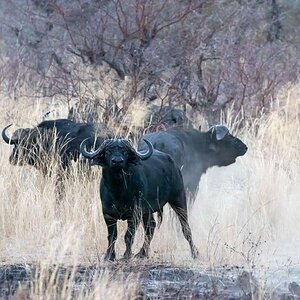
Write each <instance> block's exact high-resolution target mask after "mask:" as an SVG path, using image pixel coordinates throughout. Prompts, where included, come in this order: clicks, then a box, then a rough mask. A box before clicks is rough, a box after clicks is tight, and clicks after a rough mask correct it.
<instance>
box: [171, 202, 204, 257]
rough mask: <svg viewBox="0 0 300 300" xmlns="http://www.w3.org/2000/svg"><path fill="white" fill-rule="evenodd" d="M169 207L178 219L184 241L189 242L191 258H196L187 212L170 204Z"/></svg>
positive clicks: (196, 251) (196, 252) (196, 253)
mask: <svg viewBox="0 0 300 300" xmlns="http://www.w3.org/2000/svg"><path fill="white" fill-rule="evenodd" d="M171 207H172V208H173V210H174V211H175V213H176V215H177V216H178V218H179V222H180V224H181V228H182V232H183V235H184V237H185V239H186V240H187V241H188V242H189V245H190V248H191V253H192V257H193V258H197V257H198V250H197V248H196V246H195V245H194V242H193V238H192V231H191V228H190V225H189V222H188V216H187V210H186V208H185V207H184V208H183V207H178V206H175V205H172V204H171Z"/></svg>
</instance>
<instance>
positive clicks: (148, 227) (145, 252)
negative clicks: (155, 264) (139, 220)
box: [136, 214, 156, 258]
mask: <svg viewBox="0 0 300 300" xmlns="http://www.w3.org/2000/svg"><path fill="white" fill-rule="evenodd" d="M143 227H144V230H145V241H144V244H143V247H142V248H141V250H140V251H139V253H138V254H137V255H136V257H138V258H146V257H148V256H149V249H150V243H151V240H152V238H153V235H154V230H155V227H156V222H155V220H154V218H153V214H146V215H144V216H143Z"/></svg>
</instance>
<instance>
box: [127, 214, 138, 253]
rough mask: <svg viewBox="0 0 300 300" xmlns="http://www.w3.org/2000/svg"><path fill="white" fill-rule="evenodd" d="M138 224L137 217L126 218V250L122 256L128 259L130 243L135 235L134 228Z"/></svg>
mask: <svg viewBox="0 0 300 300" xmlns="http://www.w3.org/2000/svg"><path fill="white" fill-rule="evenodd" d="M138 225H139V219H136V218H133V219H129V220H127V226H128V227H127V231H126V233H125V237H124V239H125V244H126V250H125V252H124V255H123V258H124V259H129V258H131V256H132V251H131V248H132V244H133V240H134V236H135V232H136V229H137V227H138Z"/></svg>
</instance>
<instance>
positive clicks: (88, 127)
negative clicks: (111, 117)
mask: <svg viewBox="0 0 300 300" xmlns="http://www.w3.org/2000/svg"><path fill="white" fill-rule="evenodd" d="M11 125H12V124H10V125H8V126H6V127H5V128H4V129H3V130H2V138H3V140H4V141H5V142H6V143H7V144H9V145H12V146H13V149H12V153H11V155H10V157H9V161H10V163H11V164H12V165H21V166H22V165H26V164H27V165H31V166H34V167H35V168H36V169H38V170H39V171H41V172H42V173H43V175H44V176H46V175H50V174H51V172H52V170H53V166H54V165H56V167H58V171H59V172H58V173H57V174H58V177H57V186H60V188H59V194H61V189H63V186H62V185H61V184H60V183H61V181H62V177H63V176H64V175H65V174H66V173H68V172H66V171H68V169H69V167H70V165H71V162H72V160H73V161H78V159H79V155H80V150H79V149H80V143H81V142H82V141H83V140H84V139H86V138H89V140H90V142H91V144H90V147H92V146H93V145H95V146H96V147H99V145H101V143H102V142H103V140H104V139H105V138H106V137H108V136H109V133H108V130H107V128H106V127H105V126H104V125H102V124H93V123H75V122H73V121H71V120H68V119H57V120H48V121H43V122H41V123H40V124H38V125H37V126H36V127H34V128H20V129H17V130H16V131H15V132H14V133H13V134H12V136H11V137H9V136H8V134H7V129H8V128H9V127H10V126H11Z"/></svg>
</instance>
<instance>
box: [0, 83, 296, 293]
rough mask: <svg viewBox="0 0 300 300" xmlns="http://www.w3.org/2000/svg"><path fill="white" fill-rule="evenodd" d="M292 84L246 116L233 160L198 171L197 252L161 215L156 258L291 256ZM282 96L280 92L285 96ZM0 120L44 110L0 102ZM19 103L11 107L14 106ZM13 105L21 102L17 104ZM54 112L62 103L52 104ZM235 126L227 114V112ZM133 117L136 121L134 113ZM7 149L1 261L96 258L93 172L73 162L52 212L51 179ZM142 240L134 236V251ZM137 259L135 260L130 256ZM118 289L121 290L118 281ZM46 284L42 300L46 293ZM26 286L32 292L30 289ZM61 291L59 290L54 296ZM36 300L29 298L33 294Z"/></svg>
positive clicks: (101, 283) (101, 243) (209, 260)
mask: <svg viewBox="0 0 300 300" xmlns="http://www.w3.org/2000/svg"><path fill="white" fill-rule="evenodd" d="M299 91H300V87H295V88H293V89H292V90H288V91H285V93H282V96H281V97H282V99H279V100H280V101H281V104H280V109H279V108H278V109H275V110H274V112H273V113H272V114H270V115H269V116H262V117H261V118H260V119H258V120H255V121H253V122H252V123H251V125H249V126H248V127H245V128H244V129H242V130H240V131H239V132H238V135H239V136H241V137H242V139H243V140H245V141H246V143H247V145H248V147H249V151H248V153H247V154H246V155H245V156H244V157H242V158H238V160H237V162H236V164H234V165H232V166H229V167H226V168H213V169H211V170H209V171H208V172H207V174H206V175H205V176H203V177H202V180H201V185H200V192H199V194H198V199H197V201H196V204H195V206H194V207H193V210H192V212H191V216H190V219H191V226H192V230H193V234H194V239H195V243H196V245H197V246H198V248H199V250H200V258H199V259H198V260H196V261H193V260H192V259H191V258H190V253H189V248H188V245H187V242H186V241H185V240H184V238H183V236H182V233H181V231H180V230H179V227H178V226H177V225H176V223H177V220H175V219H174V217H173V215H172V214H170V213H168V212H166V213H165V216H164V221H163V224H162V226H161V228H160V229H159V230H157V232H156V234H155V237H154V240H153V242H152V247H151V256H152V257H151V259H152V260H153V261H155V262H166V261H168V262H172V263H174V264H176V265H184V266H190V267H204V268H207V267H209V268H216V267H219V266H223V265H230V266H233V265H237V264H238V265H244V266H245V267H247V268H250V269H253V270H254V271H255V270H256V271H257V270H265V268H267V267H270V266H277V267H278V266H286V265H289V266H290V265H297V264H299V263H300V254H299V251H297V249H299V245H300V238H299V230H300V219H299V211H300V201H299V195H300V186H299V182H300V172H299V171H300V152H299V143H300V119H299V115H300V105H299V103H300V101H299V99H300V92H299ZM284 97H285V98H284ZM1 104H2V108H3V109H2V110H4V113H2V116H3V117H2V119H1V122H0V125H1V127H3V126H4V125H5V124H7V123H11V122H15V123H16V124H17V125H18V126H23V127H25V126H27V125H34V124H36V122H39V121H40V120H41V116H42V115H43V113H45V111H47V110H50V109H49V108H51V107H52V105H53V104H51V103H49V107H46V106H45V104H43V105H35V106H32V105H29V104H28V105H26V104H25V102H23V104H20V103H12V102H7V101H5V100H2V103H1ZM17 106H18V107H19V109H18V110H15V108H16V107H17ZM20 108H21V109H20ZM56 111H57V112H59V113H57V114H58V115H60V116H61V117H65V116H66V114H65V113H66V109H65V108H64V107H63V105H62V104H61V105H60V106H59V107H58V108H57V110H56ZM225 119H226V122H227V123H228V124H229V126H231V128H234V125H235V124H234V121H232V120H231V119H230V116H228V115H227V116H226V118H225ZM135 120H137V121H136V122H140V119H139V118H138V116H137V117H136V118H135ZM9 153H10V147H9V146H8V145H6V144H4V143H1V144H0V165H1V169H0V183H1V184H0V193H1V198H0V235H1V240H0V249H1V251H0V259H1V262H2V263H3V264H6V263H30V262H39V263H41V264H42V265H45V266H47V265H49V264H59V263H63V264H68V265H76V264H79V263H85V264H96V263H102V256H103V254H104V251H105V248H106V235H107V233H106V227H105V224H104V222H103V218H102V216H101V205H100V200H99V193H98V186H99V177H100V175H101V171H100V170H95V173H96V174H97V176H95V179H92V180H90V181H88V180H87V179H85V178H84V176H82V174H78V172H77V171H76V170H75V169H74V176H72V178H71V179H69V180H68V181H67V189H66V193H67V195H66V200H65V202H64V203H63V204H62V205H61V208H60V212H59V214H56V212H55V197H54V183H53V181H52V179H51V178H50V179H44V178H43V177H42V176H41V175H40V174H39V173H38V172H37V171H36V170H34V169H32V168H30V167H14V166H11V165H10V164H9V163H8V157H9ZM119 228H120V229H119V238H118V242H117V254H118V257H120V256H121V254H122V252H123V251H124V242H123V235H124V231H125V224H124V223H121V222H120V226H119ZM141 244H142V231H141V230H140V231H139V232H138V234H137V236H136V239H135V244H134V251H138V249H139V247H140V246H141ZM136 263H137V264H139V261H136ZM100 275H101V276H99V277H97V278H98V279H97V280H98V281H97V280H95V285H94V286H95V288H94V290H93V292H91V294H90V297H91V298H99V297H100V295H101V296H105V297H106V298H107V299H110V298H112V299H117V298H122V295H123V294H124V293H125V290H126V291H127V294H128V293H129V292H128V291H129V290H132V289H134V287H132V286H130V284H129V283H128V281H126V279H125V278H124V280H123V283H124V284H123V285H122V288H124V289H125V290H121V291H120V295H119V296H118V295H117V294H112V295H110V296H109V295H108V294H107V293H108V292H109V291H110V290H112V286H113V285H114V284H116V285H118V283H116V282H113V281H111V280H110V279H109V278H110V277H109V275H107V274H106V273H105V272H104V273H103V274H100ZM118 288H120V289H121V287H120V286H118ZM53 293H54V290H53V291H49V293H48V294H49V298H53V297H54V294H53ZM38 294H39V293H38V292H37V290H34V289H33V290H32V295H33V296H34V295H38ZM52 296H53V297H52ZM60 296H61V297H62V298H68V297H69V296H68V293H67V291H66V294H64V295H60ZM37 298H38V297H37Z"/></svg>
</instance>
